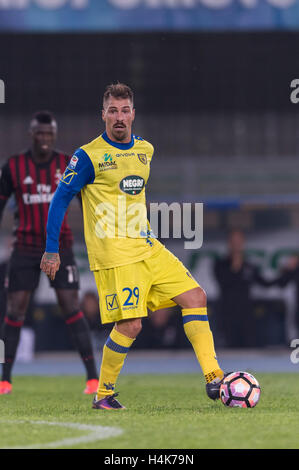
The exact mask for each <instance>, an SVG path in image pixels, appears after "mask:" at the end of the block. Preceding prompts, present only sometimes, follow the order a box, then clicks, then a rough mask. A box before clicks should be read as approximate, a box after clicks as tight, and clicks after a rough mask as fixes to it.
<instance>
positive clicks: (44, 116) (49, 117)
mask: <svg viewBox="0 0 299 470" xmlns="http://www.w3.org/2000/svg"><path fill="white" fill-rule="evenodd" d="M32 120H36V121H37V122H38V123H39V124H52V122H55V118H54V116H53V114H52V113H51V112H50V111H37V112H36V113H34V115H33V117H32Z"/></svg>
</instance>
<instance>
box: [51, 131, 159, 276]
mask: <svg viewBox="0 0 299 470" xmlns="http://www.w3.org/2000/svg"><path fill="white" fill-rule="evenodd" d="M153 151H154V149H153V146H152V145H151V144H150V143H149V142H147V141H146V140H143V139H142V138H140V137H136V136H134V135H133V136H132V139H131V142H129V143H125V144H121V143H116V142H113V141H111V140H110V139H109V138H108V136H107V134H106V133H105V132H104V133H103V134H102V135H100V136H99V137H97V138H96V139H94V140H93V141H91V142H90V143H88V144H86V145H83V146H82V147H80V148H79V149H78V150H77V151H76V152H75V153H74V155H73V157H72V159H71V160H70V162H69V164H68V166H67V168H66V170H65V172H64V174H63V176H62V178H61V181H60V183H59V186H58V188H57V191H56V192H55V195H54V198H53V201H54V200H56V204H51V206H50V210H49V216H48V224H47V233H48V236H47V247H46V251H47V252H57V251H58V248H59V247H58V238H59V231H60V225H59V224H60V219H61V215H62V213H63V215H64V212H63V210H66V208H67V206H68V204H69V201H70V199H71V198H72V197H73V196H74V194H76V193H77V192H78V191H80V190H81V195H82V206H83V219H84V235H85V241H86V246H87V252H88V257H89V262H90V269H91V270H92V271H96V270H99V269H106V268H112V267H116V266H123V265H126V264H130V263H135V262H137V261H141V260H144V259H146V258H148V257H150V256H152V255H153V254H155V253H156V252H157V251H158V250H159V249H161V248H162V245H161V243H160V242H159V241H158V240H156V239H155V238H154V237H153V234H152V232H151V229H150V226H149V222H148V220H147V215H146V198H145V187H146V183H147V180H148V177H149V173H150V163H151V160H152V156H153ZM60 208H62V210H59V209H60Z"/></svg>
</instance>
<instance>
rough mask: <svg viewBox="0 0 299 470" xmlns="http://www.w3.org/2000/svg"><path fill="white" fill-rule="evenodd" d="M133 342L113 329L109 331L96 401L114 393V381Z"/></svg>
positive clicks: (132, 339)
mask: <svg viewBox="0 0 299 470" xmlns="http://www.w3.org/2000/svg"><path fill="white" fill-rule="evenodd" d="M133 342H134V338H129V337H128V336H125V335H123V334H122V333H119V331H117V330H116V329H115V328H113V330H112V331H111V333H110V336H109V337H108V339H107V341H106V343H105V345H104V348H103V356H102V364H101V370H100V377H99V387H98V390H97V400H101V399H102V398H104V397H105V396H107V395H112V394H113V393H114V388H115V383H116V380H117V378H118V376H119V373H120V371H121V368H122V366H123V364H124V361H125V358H126V356H127V353H128V351H129V349H130V347H131V346H132V344H133Z"/></svg>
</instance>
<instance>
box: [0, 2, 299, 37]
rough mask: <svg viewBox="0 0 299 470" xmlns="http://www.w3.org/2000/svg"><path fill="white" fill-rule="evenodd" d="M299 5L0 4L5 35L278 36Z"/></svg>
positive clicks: (295, 21)
mask: <svg viewBox="0 0 299 470" xmlns="http://www.w3.org/2000/svg"><path fill="white" fill-rule="evenodd" d="M298 27H299V0H101V1H99V0H0V31H2V32H3V31H28V32H30V31H32V32H35V31H36V32H38V31H48V32H52V31H53V32H54V31H68V32H72V31H73V32H76V31H78V32H80V31H118V32H119V31H159V30H160V31H196V30H203V31H204V30H228V29H229V30H262V29H263V30H265V29H266V30H267V29H268V30H273V29H287V30H292V29H297V28H298Z"/></svg>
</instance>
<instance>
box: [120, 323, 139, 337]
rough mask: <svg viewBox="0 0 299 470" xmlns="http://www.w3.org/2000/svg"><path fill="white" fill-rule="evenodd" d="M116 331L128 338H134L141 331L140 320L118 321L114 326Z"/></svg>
mask: <svg viewBox="0 0 299 470" xmlns="http://www.w3.org/2000/svg"><path fill="white" fill-rule="evenodd" d="M116 330H117V331H119V333H122V334H123V335H125V336H128V337H129V338H136V337H137V336H138V335H139V333H140V332H141V330H142V321H141V318H136V319H134V320H126V321H120V322H118V323H117V324H116Z"/></svg>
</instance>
